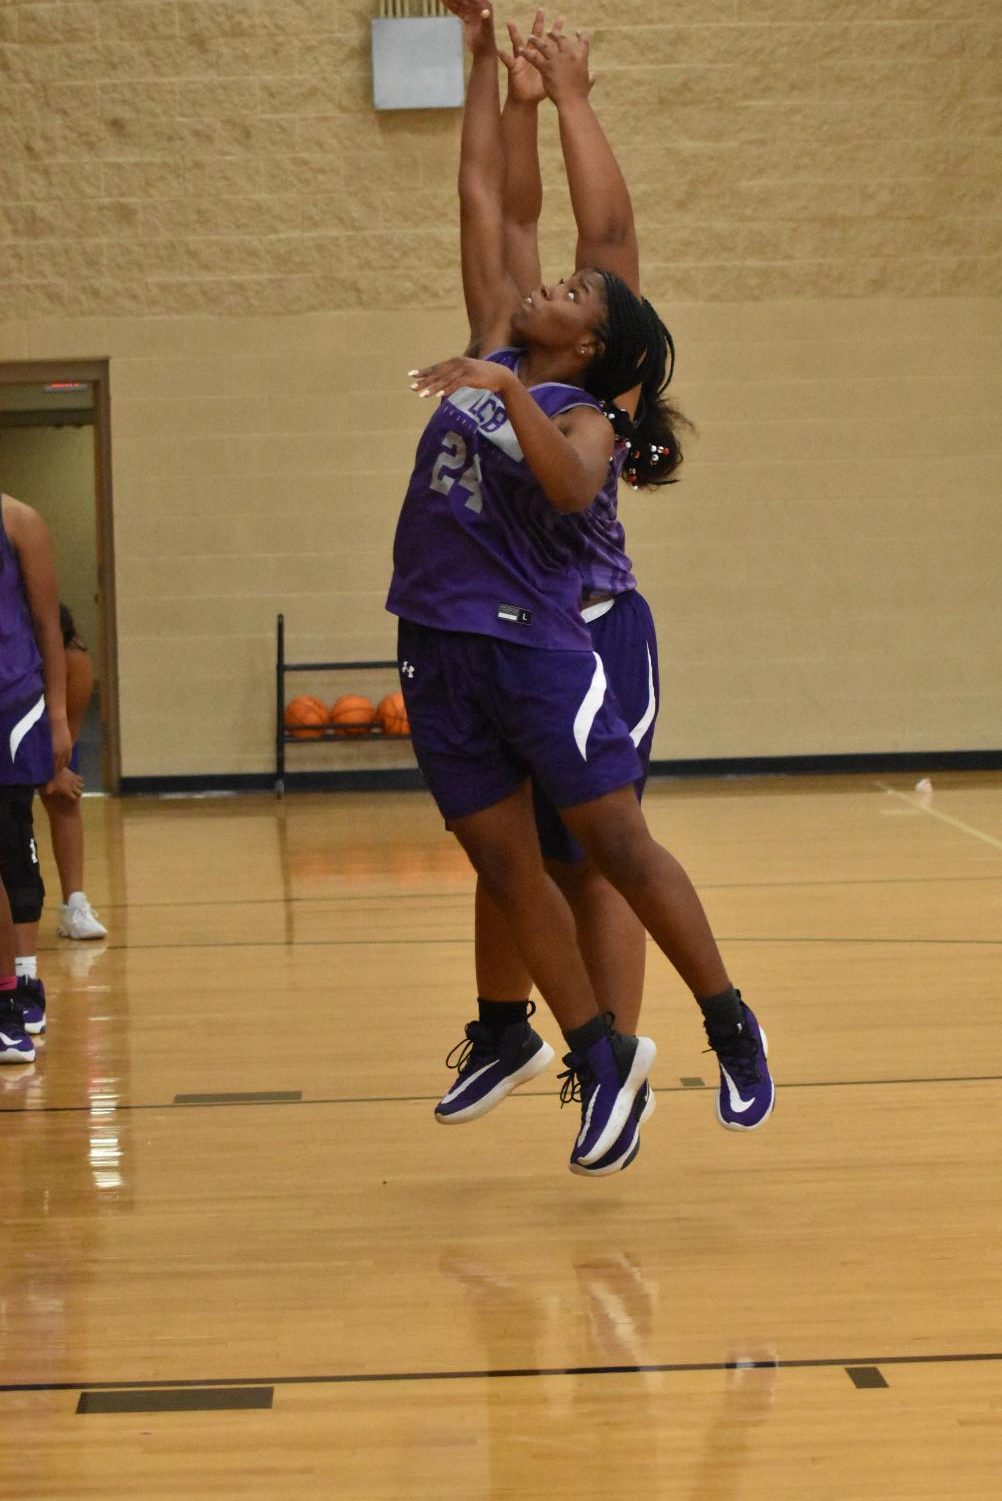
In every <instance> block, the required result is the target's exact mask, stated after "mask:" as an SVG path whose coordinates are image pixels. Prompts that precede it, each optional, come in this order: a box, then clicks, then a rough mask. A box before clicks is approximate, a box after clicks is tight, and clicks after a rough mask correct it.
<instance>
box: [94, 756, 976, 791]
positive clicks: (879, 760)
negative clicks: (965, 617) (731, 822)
mask: <svg viewBox="0 0 1002 1501" xmlns="http://www.w3.org/2000/svg"><path fill="white" fill-rule="evenodd" d="M896 771H897V772H930V771H1002V750H976V751H873V752H869V753H864V754H859V755H844V756H724V757H718V758H715V759H707V760H703V759H699V760H691V761H652V762H651V776H652V777H706V778H712V777H775V776H789V777H795V776H833V775H837V774H839V773H846V774H850V775H852V774H865V773H867V772H896ZM423 786H424V780H423V778H422V776H421V773H420V771H418V769H417V767H416V766H404V767H392V768H386V769H383V770H381V771H292V772H287V773H286V777H285V790H286V792H402V791H411V790H413V789H415V788H419V787H423ZM120 790H121V793H122V795H123V796H125V797H169V796H173V797H211V796H214V795H215V796H224V795H227V794H233V793H238V792H274V791H275V776H274V773H273V772H265V771H262V772H253V773H239V772H231V773H227V772H220V773H219V774H218V775H216V776H210V775H203V776H178V777H123V778H122V785H121V789H120Z"/></svg>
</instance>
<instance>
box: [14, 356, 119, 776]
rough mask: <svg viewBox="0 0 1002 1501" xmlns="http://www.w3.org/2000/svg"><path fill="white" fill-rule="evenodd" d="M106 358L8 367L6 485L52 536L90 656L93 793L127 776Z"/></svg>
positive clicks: (85, 750)
mask: <svg viewBox="0 0 1002 1501" xmlns="http://www.w3.org/2000/svg"><path fill="white" fill-rule="evenodd" d="M109 418H110V403H109V394H108V365H107V361H105V360H87V361H80V360H73V361H60V362H58V363H52V362H48V361H46V362H41V361H34V360H25V361H18V362H16V363H2V364H0V487H2V488H3V490H5V491H6V492H7V494H9V495H14V496H16V497H17V499H18V500H23V501H24V502H25V503H26V504H27V505H30V506H33V507H34V509H35V510H36V511H38V513H39V514H40V515H41V516H42V517H43V519H44V520H45V522H46V524H47V526H48V528H49V531H50V532H51V534H52V541H53V547H54V549H55V554H56V569H57V572H58V575H59V594H60V598H61V599H62V600H63V601H64V602H65V603H66V604H67V605H68V606H69V608H70V610H71V612H72V614H73V617H74V620H75V622H76V626H77V632H78V634H79V635H80V637H81V639H82V640H83V641H84V642H85V643H86V644H87V647H88V649H89V650H90V654H91V659H92V661H93V663H94V673H95V678H96V684H97V688H96V691H95V694H94V697H93V699H92V702H91V705H90V708H89V709H88V711H87V717H86V719H85V721H84V725H83V728H82V730H81V734H80V762H81V773H82V775H83V777H84V781H85V783H86V785H87V789H88V791H92V792H94V791H105V792H117V791H118V789H119V782H120V776H121V770H120V768H121V759H120V748H119V734H118V674H117V647H116V637H115V601H114V578H115V571H114V552H113V529H112V508H111V464H110V431H109Z"/></svg>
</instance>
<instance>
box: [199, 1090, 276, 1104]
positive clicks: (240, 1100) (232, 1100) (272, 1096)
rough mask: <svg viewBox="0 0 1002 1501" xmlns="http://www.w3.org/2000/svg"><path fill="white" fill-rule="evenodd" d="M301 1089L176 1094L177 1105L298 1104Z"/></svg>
mask: <svg viewBox="0 0 1002 1501" xmlns="http://www.w3.org/2000/svg"><path fill="white" fill-rule="evenodd" d="M302 1098H303V1091H302V1090H301V1089H251V1090H239V1089H238V1090H233V1091H231V1092H230V1093H228V1094H176V1095H175V1096H174V1104H175V1105H298V1104H299V1103H300V1101H301V1100H302Z"/></svg>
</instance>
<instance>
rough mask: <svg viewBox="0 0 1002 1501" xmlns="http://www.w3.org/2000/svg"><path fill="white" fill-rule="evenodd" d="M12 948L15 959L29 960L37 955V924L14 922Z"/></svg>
mask: <svg viewBox="0 0 1002 1501" xmlns="http://www.w3.org/2000/svg"><path fill="white" fill-rule="evenodd" d="M14 946H15V949H16V950H17V957H18V958H19V959H22V958H30V957H31V956H32V955H33V954H37V953H38V923H37V922H16V923H15V924H14Z"/></svg>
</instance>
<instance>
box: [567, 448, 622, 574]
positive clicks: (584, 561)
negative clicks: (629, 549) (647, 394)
mask: <svg viewBox="0 0 1002 1501" xmlns="http://www.w3.org/2000/svg"><path fill="white" fill-rule="evenodd" d="M629 451H630V445H629V444H628V443H626V442H623V441H619V442H617V444H616V447H615V449H614V451H613V455H612V464H611V466H610V467H611V471H612V483H609V484H606V485H605V486H604V487H603V488H602V489H601V490H600V491H599V493H598V495H596V497H595V499H594V500H593V501H592V503H591V505H590V506H589V507H588V509H587V510H586V511H575V512H574V513H573V515H569V516H562V517H561V518H560V519H561V524H562V527H563V529H564V531H565V533H566V535H567V537H568V538H569V539H570V547H571V549H572V551H573V553H574V557H575V563H576V567H577V570H578V576H579V578H580V580H581V594H582V596H583V597H585V598H586V597H587V596H588V595H589V594H626V593H628V592H629V591H630V590H631V589H636V587H637V581H636V579H635V578H634V576H633V564H632V563H631V562H630V559H629V558H628V557H627V555H626V532H625V531H624V529H623V523H622V522H621V521H620V519H619V512H618V490H619V486H618V480H619V476H620V473H621V472H622V468H623V464H624V462H625V460H626V455H627V454H628V453H629Z"/></svg>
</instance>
